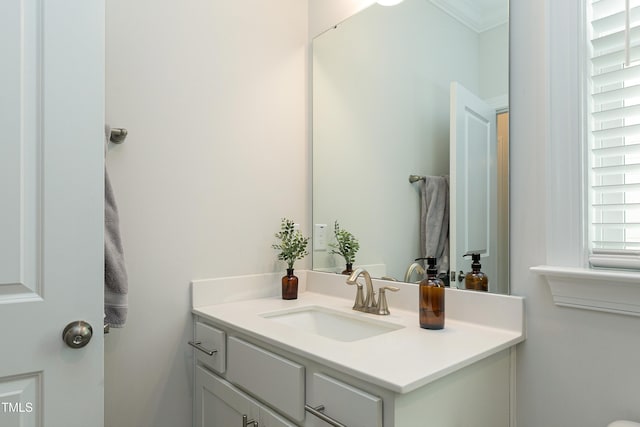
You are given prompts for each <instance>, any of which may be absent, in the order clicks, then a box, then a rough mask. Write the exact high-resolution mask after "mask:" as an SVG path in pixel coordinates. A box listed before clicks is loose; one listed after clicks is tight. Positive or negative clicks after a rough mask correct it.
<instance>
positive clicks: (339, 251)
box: [329, 221, 360, 274]
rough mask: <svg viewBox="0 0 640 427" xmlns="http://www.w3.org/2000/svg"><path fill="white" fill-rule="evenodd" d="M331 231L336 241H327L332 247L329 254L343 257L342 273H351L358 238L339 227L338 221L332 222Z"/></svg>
mask: <svg viewBox="0 0 640 427" xmlns="http://www.w3.org/2000/svg"><path fill="white" fill-rule="evenodd" d="M333 232H334V234H335V236H336V243H329V246H330V247H331V248H333V249H332V250H331V252H330V253H331V254H336V255H340V256H342V257H343V258H344V262H345V264H346V267H347V268H346V269H345V270H344V271H343V272H342V274H351V273H352V272H353V263H354V262H355V261H356V253H357V252H358V250H359V249H360V243H358V239H356V238H355V236H354V235H353V234H351V233H349V232H348V231H347V230H345V229H344V228H340V224H338V221H336V222H335V223H334V226H333Z"/></svg>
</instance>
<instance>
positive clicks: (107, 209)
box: [104, 126, 129, 328]
mask: <svg viewBox="0 0 640 427" xmlns="http://www.w3.org/2000/svg"><path fill="white" fill-rule="evenodd" d="M105 130H106V134H107V141H108V140H109V135H110V134H111V129H110V128H109V127H108V126H107V128H106V129H105ZM106 144H108V142H106ZM105 153H106V151H105ZM128 291H129V284H128V279H127V269H126V266H125V262H124V251H123V249H122V239H121V237H120V224H119V219H118V206H117V204H116V200H115V197H114V195H113V188H112V187H111V181H110V180H109V174H108V173H107V168H106V165H105V169H104V314H105V320H104V321H105V323H108V324H109V325H110V326H111V327H114V328H122V327H123V326H124V325H125V323H126V321H127V308H128V305H127V293H128Z"/></svg>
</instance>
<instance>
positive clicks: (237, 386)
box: [194, 318, 511, 427]
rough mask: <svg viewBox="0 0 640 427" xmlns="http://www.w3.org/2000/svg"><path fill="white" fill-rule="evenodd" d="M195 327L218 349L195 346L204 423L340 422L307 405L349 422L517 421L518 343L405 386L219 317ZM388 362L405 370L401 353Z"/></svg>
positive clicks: (502, 424)
mask: <svg viewBox="0 0 640 427" xmlns="http://www.w3.org/2000/svg"><path fill="white" fill-rule="evenodd" d="M194 334H195V340H196V341H200V342H201V343H202V345H203V346H204V347H205V349H209V350H215V351H216V352H215V353H214V354H213V355H208V354H207V353H205V352H204V351H202V350H195V352H196V354H197V356H196V358H195V360H196V363H195V365H196V366H195V403H194V411H195V413H194V424H195V426H196V427H245V426H248V427H273V426H277V427H279V426H298V427H328V426H331V425H332V424H330V423H327V422H325V421H323V420H321V419H320V418H318V417H316V416H315V415H313V414H311V413H309V412H307V411H305V405H308V407H311V408H318V407H320V406H322V407H323V409H322V410H321V413H322V414H324V415H325V416H327V417H330V418H332V419H334V420H336V421H338V422H339V423H341V424H342V425H344V426H347V427H449V426H451V427H457V426H473V427H508V426H509V413H510V410H509V402H510V367H511V360H510V358H511V356H510V350H503V351H500V352H498V353H496V354H493V355H491V356H489V357H486V358H482V359H480V360H478V361H476V362H475V363H473V364H472V365H470V366H467V367H464V368H462V369H458V370H456V371H454V372H451V373H448V374H446V375H443V376H442V378H440V379H438V380H435V381H433V382H431V383H429V384H426V385H425V386H423V387H420V388H418V389H416V390H413V391H410V392H407V393H398V392H394V391H392V390H389V389H386V388H384V387H381V386H380V385H374V384H372V383H370V382H369V381H366V380H365V379H362V378H356V377H354V376H352V375H349V374H346V373H344V372H341V371H340V370H339V369H336V368H335V367H329V366H325V365H324V364H323V363H320V362H319V361H317V360H312V359H310V358H307V357H303V356H300V355H299V354H294V353H292V352H290V351H287V350H285V349H284V348H280V347H279V346H277V345H273V344H270V343H267V342H263V341H261V340H260V339H256V338H255V337H251V336H247V335H246V334H245V333H243V332H242V331H239V330H235V329H234V328H229V327H227V326H223V325H221V324H217V323H216V322H215V321H213V320H211V319H204V318H196V322H195V327H194ZM199 334H200V335H199ZM202 334H205V335H207V336H209V337H213V341H216V340H217V341H216V342H217V343H216V347H217V348H215V349H214V348H211V347H210V346H213V345H214V343H213V342H212V338H209V339H208V340H207V339H205V338H204V336H203V335H202ZM220 337H223V339H222V340H220ZM377 351H380V352H384V351H385V349H384V348H380V349H377ZM380 368H381V369H382V370H389V369H404V367H403V366H402V361H394V360H389V361H388V364H387V365H386V366H381V367H380ZM243 416H246V419H245V421H243ZM251 421H256V422H257V424H255V423H252V422H251ZM337 425H339V424H337Z"/></svg>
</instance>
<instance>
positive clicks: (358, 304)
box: [347, 280, 364, 310]
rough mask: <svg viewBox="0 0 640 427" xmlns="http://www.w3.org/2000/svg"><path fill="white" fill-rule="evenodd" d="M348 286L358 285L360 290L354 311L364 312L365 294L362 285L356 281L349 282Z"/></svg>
mask: <svg viewBox="0 0 640 427" xmlns="http://www.w3.org/2000/svg"><path fill="white" fill-rule="evenodd" d="M347 285H356V286H357V287H358V289H357V290H356V300H355V302H354V303H353V309H354V310H362V309H363V308H364V293H363V292H362V284H360V283H358V282H356V281H355V280H354V281H349V280H347Z"/></svg>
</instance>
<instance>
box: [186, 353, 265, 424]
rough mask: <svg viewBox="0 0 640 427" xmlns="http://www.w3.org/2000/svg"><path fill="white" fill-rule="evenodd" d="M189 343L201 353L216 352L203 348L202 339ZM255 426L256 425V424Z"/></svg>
mask: <svg viewBox="0 0 640 427" xmlns="http://www.w3.org/2000/svg"><path fill="white" fill-rule="evenodd" d="M189 345H190V346H191V347H195V348H197V349H198V350H200V351H201V352H203V353H207V354H208V355H209V356H213V355H214V354H216V353H217V352H218V350H209V349H208V348H204V347H203V346H202V341H189ZM256 427H258V426H257V425H256Z"/></svg>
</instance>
